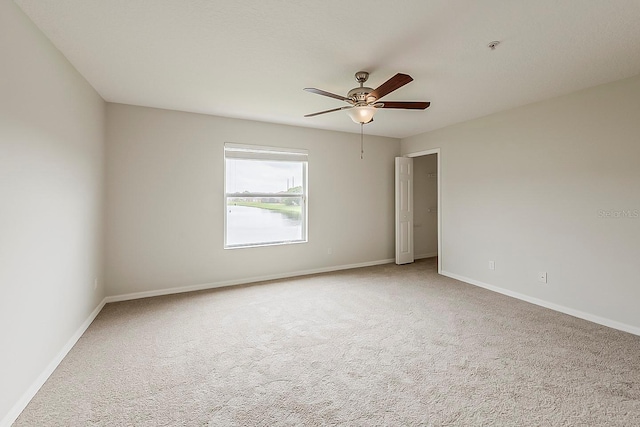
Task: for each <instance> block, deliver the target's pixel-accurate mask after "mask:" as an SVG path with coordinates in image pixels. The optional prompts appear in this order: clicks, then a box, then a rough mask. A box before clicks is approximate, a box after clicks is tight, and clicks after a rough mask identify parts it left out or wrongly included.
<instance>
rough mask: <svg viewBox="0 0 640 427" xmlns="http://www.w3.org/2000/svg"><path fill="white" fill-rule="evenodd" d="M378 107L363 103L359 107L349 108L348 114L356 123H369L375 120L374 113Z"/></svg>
mask: <svg viewBox="0 0 640 427" xmlns="http://www.w3.org/2000/svg"><path fill="white" fill-rule="evenodd" d="M377 110H378V109H377V108H376V107H372V106H370V105H361V106H359V107H353V108H349V109H348V110H347V114H348V115H349V117H351V120H353V121H354V122H355V123H360V124H367V123H369V122H370V121H371V120H373V115H374V114H376V111H377Z"/></svg>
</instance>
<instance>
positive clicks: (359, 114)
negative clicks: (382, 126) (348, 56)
mask: <svg viewBox="0 0 640 427" xmlns="http://www.w3.org/2000/svg"><path fill="white" fill-rule="evenodd" d="M355 78H356V81H357V82H358V83H360V87H356V88H353V89H351V90H350V91H349V92H348V93H347V96H341V95H336V94H334V93H331V92H326V91H324V90H320V89H316V88H313V87H307V88H305V89H304V90H306V91H307V92H311V93H317V94H318V95H324V96H328V97H330V98H335V99H340V100H342V101H346V102H348V103H349V104H350V105H346V106H344V107H338V108H333V109H331V110H325V111H320V112H318V113H313V114H307V115H305V117H313V116H318V115H320V114H325V113H332V112H334V111H341V110H346V111H347V114H348V115H349V117H351V120H353V121H354V122H356V123H359V124H366V123H370V122H371V121H372V120H373V115H374V114H375V113H376V111H377V110H378V109H379V108H400V109H404V110H424V109H426V108H427V107H428V106H429V105H430V104H431V103H430V102H403V101H387V102H378V101H379V100H380V99H381V98H382V97H384V96H386V95H388V94H390V93H391V92H393V91H394V90H396V89H399V88H401V87H402V86H404V85H406V84H407V83H410V82H412V81H413V78H412V77H411V76H409V75H408V74H402V73H398V74H396V75H395V76H393V77H391V78H390V79H389V80H387V81H386V82H384V83H382V84H381V85H380V86H378V87H377V88H376V89H372V88H370V87H366V86H364V83H365V82H366V81H367V80H368V79H369V73H368V72H366V71H358V72H357V73H356V75H355Z"/></svg>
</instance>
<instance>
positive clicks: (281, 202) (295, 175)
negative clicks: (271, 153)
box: [225, 158, 306, 247]
mask: <svg viewBox="0 0 640 427" xmlns="http://www.w3.org/2000/svg"><path fill="white" fill-rule="evenodd" d="M305 173H306V162H302V161H279V160H256V159H241V158H226V160H225V174H226V177H225V178H226V179H225V183H226V188H225V190H226V210H227V212H226V216H227V228H226V245H227V246H228V247H232V246H249V245H259V244H274V243H286V242H296V241H305V240H306V229H305V224H304V221H305V220H306V215H305V211H304V209H305V206H304V203H305V199H304V193H305V188H304V186H305V182H304V180H305V176H304V174H305Z"/></svg>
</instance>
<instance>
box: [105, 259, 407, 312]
mask: <svg viewBox="0 0 640 427" xmlns="http://www.w3.org/2000/svg"><path fill="white" fill-rule="evenodd" d="M392 262H395V260H394V259H383V260H378V261H369V262H362V263H358V264H346V265H337V266H331V267H323V268H315V269H312V270H298V271H293V272H290V273H282V274H270V275H266V276H254V277H248V278H244V279H234V280H224V281H220V282H211V283H203V284H200V285H191V286H180V287H176V288H168V289H159V290H156V291H144V292H133V293H130V294H121V295H114V296H109V297H107V298H105V300H106V302H107V303H110V302H118V301H129V300H134V299H140V298H150V297H157V296H162V295H171V294H180V293H183V292H193V291H203V290H206V289H215V288H224V287H226V286H234V285H246V284H249V283H256V282H264V281H267V280H277V279H287V278H289V277H297V276H307V275H309V274H318V273H329V272H331V271H339V270H349V269H352V268H360V267H371V266H374V265H381V264H389V263H392Z"/></svg>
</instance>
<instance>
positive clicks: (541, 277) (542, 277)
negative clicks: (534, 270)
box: [538, 271, 547, 283]
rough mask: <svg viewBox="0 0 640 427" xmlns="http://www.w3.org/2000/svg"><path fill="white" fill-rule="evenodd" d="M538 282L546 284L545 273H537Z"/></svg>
mask: <svg viewBox="0 0 640 427" xmlns="http://www.w3.org/2000/svg"><path fill="white" fill-rule="evenodd" d="M538 282H540V283H547V272H546V271H540V272H538Z"/></svg>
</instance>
